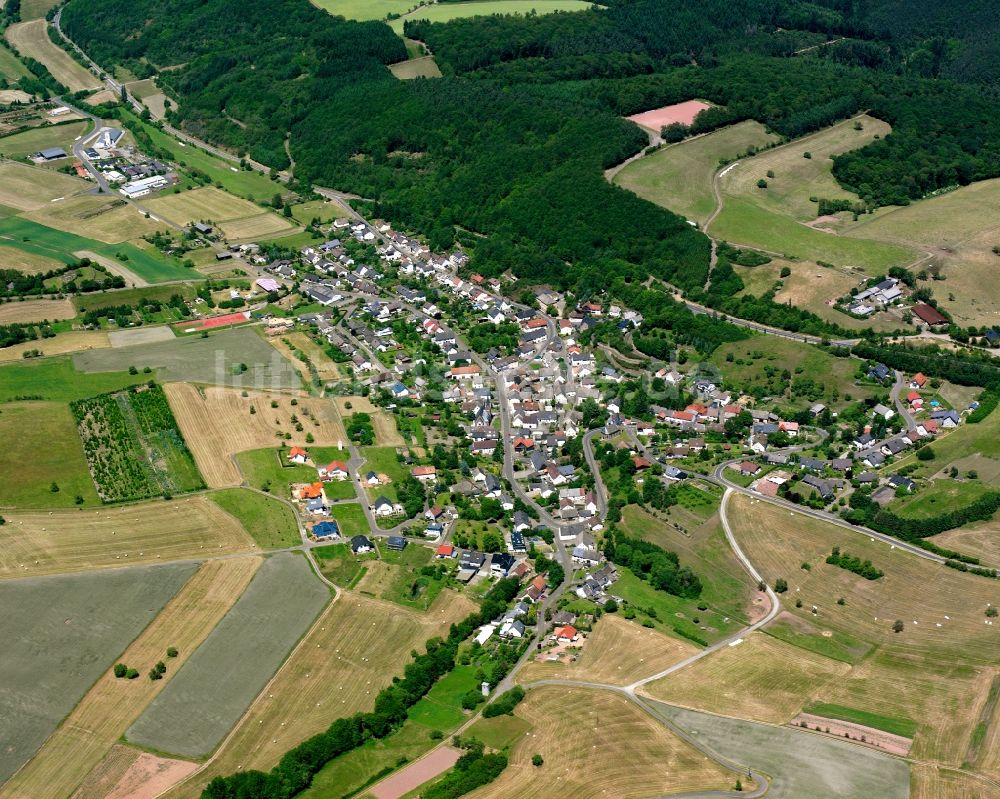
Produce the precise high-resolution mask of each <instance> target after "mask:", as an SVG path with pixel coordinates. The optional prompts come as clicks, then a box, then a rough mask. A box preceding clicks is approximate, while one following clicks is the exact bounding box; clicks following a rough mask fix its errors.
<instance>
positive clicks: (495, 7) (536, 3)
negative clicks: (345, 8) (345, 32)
mask: <svg viewBox="0 0 1000 799" xmlns="http://www.w3.org/2000/svg"><path fill="white" fill-rule="evenodd" d="M322 2H323V3H325V2H326V0H322ZM334 2H337V0H334ZM348 2H350V3H355V2H356V0H348ZM592 7H593V6H592V4H591V3H586V2H583V0H477V1H475V2H469V3H435V4H434V5H429V6H425V7H424V8H421V9H420V10H418V11H417V12H416V13H415V14H413V15H412V16H411V17H410V19H429V20H430V21H431V22H447V21H448V20H451V19H460V18H463V17H480V16H488V15H490V14H527V13H529V12H532V11H533V12H535V13H536V14H551V13H552V12H554V11H583V10H584V9H587V8H592ZM326 10H327V11H331V13H342V12H337V11H334V10H331V9H329V8H327V9H326ZM403 21H404V20H402V19H396V20H393V21H392V22H390V23H389V27H391V28H392V29H393V30H394V31H396V33H398V34H399V35H402V34H403Z"/></svg>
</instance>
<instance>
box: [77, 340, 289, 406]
mask: <svg viewBox="0 0 1000 799" xmlns="http://www.w3.org/2000/svg"><path fill="white" fill-rule="evenodd" d="M73 363H74V364H75V365H76V368H77V369H79V370H80V371H81V372H91V373H93V372H124V371H125V370H127V369H128V367H129V366H139V367H144V366H149V367H152V368H154V369H156V370H157V376H158V377H159V379H160V380H161V381H162V382H164V383H169V382H174V381H190V382H192V383H208V384H215V385H224V386H236V387H243V386H245V387H246V388H248V389H250V388H255V389H260V390H267V389H283V388H299V387H300V386H301V380H300V379H299V375H298V372H296V371H295V367H293V366H292V365H291V364H290V363H288V361H286V360H285V359H284V358H282V357H281V355H279V354H278V353H277V352H275V351H274V348H273V347H271V346H270V345H268V343H267V342H266V341H264V339H262V338H261V337H260V336H259V335H258V334H257V332H256V331H255V330H254V329H253V328H249V327H245V328H239V329H234V330H219V331H216V332H213V333H210V334H209V336H208V338H201V337H199V336H188V337H184V338H178V339H175V340H173V341H157V342H154V343H152V344H139V345H136V346H134V347H122V348H119V349H106V350H94V351H92V352H86V353H80V354H78V355H76V356H74V358H73ZM240 364H246V367H247V369H246V371H245V372H244V371H243V370H242V367H241V366H240Z"/></svg>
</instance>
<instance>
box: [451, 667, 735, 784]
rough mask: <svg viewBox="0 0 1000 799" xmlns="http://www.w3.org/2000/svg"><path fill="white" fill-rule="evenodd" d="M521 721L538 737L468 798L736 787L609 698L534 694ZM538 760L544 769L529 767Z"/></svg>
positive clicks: (576, 692)
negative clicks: (538, 757) (534, 756)
mask: <svg viewBox="0 0 1000 799" xmlns="http://www.w3.org/2000/svg"><path fill="white" fill-rule="evenodd" d="M516 715H517V716H519V717H521V718H523V719H525V720H527V721H528V722H530V723H531V725H532V728H533V729H532V730H531V732H530V733H528V734H527V735H526V736H524V737H523V738H521V739H520V741H519V742H518V743H517V744H515V746H514V749H513V751H512V752H511V755H510V765H509V766H508V767H507V768H506V769H505V770H504V771H503V773H502V774H501V775H500V776H499V777H498V778H497V780H496V781H495V782H493V783H491V784H490V785H487V786H485V787H484V788H482V789H480V790H477V791H473V792H472V793H470V794H469V797H470V799H501V798H502V799H527V798H528V797H532V798H533V797H537V796H572V797H574V799H607V797H612V796H613V797H615V799H626V798H627V797H645V796H661V795H663V794H674V793H681V792H684V791H694V790H706V791H708V790H723V789H727V788H731V787H732V785H733V781H734V780H735V775H733V774H731V773H730V772H728V771H726V770H724V769H723V768H722V767H721V766H719V765H717V764H716V763H715V762H714V761H712V760H709V758H707V757H706V756H705V755H703V754H701V753H700V752H698V751H696V750H695V749H693V748H692V747H690V746H688V744H686V743H684V742H683V741H682V740H680V739H679V738H677V737H676V736H675V735H674V734H673V733H671V732H670V731H669V730H668V729H667V728H666V727H664V726H663V725H662V724H659V723H658V722H656V721H654V720H653V719H651V718H650V717H649V716H647V715H646V714H645V713H644V712H643V711H642V710H641V709H640V708H639V707H637V706H636V705H635V704H633V703H631V702H629V701H628V700H627V699H625V698H623V697H621V696H618V695H616V694H612V693H610V692H608V691H589V690H586V689H580V688H570V689H567V688H565V687H561V686H560V687H555V686H549V687H545V688H538V689H534V690H532V691H530V692H529V693H528V696H527V697H526V698H525V700H524V701H523V702H522V703H521V704H520V705H519V706H518V708H517V711H516ZM536 752H537V753H538V754H540V755H541V756H542V757H543V758H544V760H545V763H544V765H542V766H541V767H535V766H533V765H531V757H532V755H534V754H535V753H536Z"/></svg>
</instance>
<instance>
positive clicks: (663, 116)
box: [626, 100, 712, 136]
mask: <svg viewBox="0 0 1000 799" xmlns="http://www.w3.org/2000/svg"><path fill="white" fill-rule="evenodd" d="M711 107H712V106H711V105H710V104H709V103H705V102H702V101H701V100H685V101H684V102H683V103H674V104H673V105H665V106H662V107H661V108H653V109H650V110H649V111H643V112H642V113H639V114H632V115H631V116H629V117H626V119H628V120H631V121H632V122H635V124H636V125H639V126H640V127H643V128H645V129H646V130H651V131H653V133H655V134H656V135H657V136H658V135H659V134H660V129H661V128H664V127H666V126H667V125H672V124H674V123H680V124H682V125H690V124H691V123H692V122H694V119H695V117H696V116H698V114H700V113H701V112H702V111H707V110H708V109H709V108H711Z"/></svg>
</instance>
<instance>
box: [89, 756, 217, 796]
mask: <svg viewBox="0 0 1000 799" xmlns="http://www.w3.org/2000/svg"><path fill="white" fill-rule="evenodd" d="M197 768H198V764H197V763H192V762H191V761H190V760H176V759H171V758H166V757H158V756H157V755H154V754H151V753H149V752H143V751H142V750H141V749H137V748H136V747H134V746H126V745H125V744H116V745H115V746H113V747H112V748H111V751H110V752H108V754H107V755H106V756H105V757H104V759H103V760H101V762H100V763H98V764H97V765H96V766H95V767H94V769H93V770H92V771H91V772H90V774H88V775H87V778H86V779H85V780H84V781H83V783H81V785H80V787H79V788H78V789H77V790H76V792H75V793H74V794H73V796H72V799H136V797H149V796H158V795H159V794H160V793H161V792H163V791H165V790H166V789H167V788H169V787H170V786H171V785H173V784H174V783H176V782H177V781H178V780H181V779H183V778H184V777H186V776H187V775H188V774H190V773H191V772H192V771H194V770H195V769H197Z"/></svg>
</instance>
